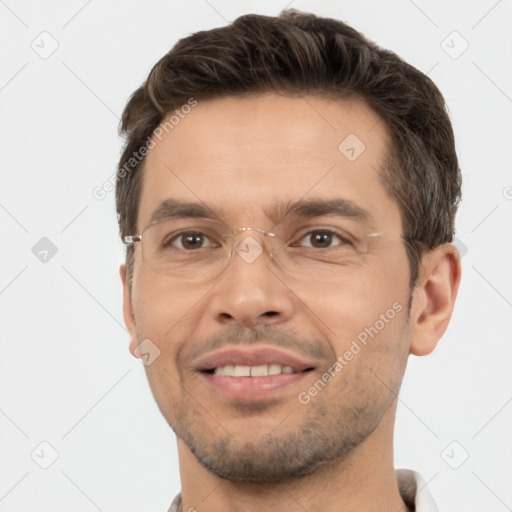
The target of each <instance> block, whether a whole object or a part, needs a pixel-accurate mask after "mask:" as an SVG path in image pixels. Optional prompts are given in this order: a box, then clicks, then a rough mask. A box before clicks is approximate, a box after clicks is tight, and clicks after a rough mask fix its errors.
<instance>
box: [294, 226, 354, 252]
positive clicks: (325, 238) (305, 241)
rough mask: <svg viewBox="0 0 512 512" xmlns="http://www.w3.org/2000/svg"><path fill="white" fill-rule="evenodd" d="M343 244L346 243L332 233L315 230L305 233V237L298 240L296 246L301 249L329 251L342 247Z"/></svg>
mask: <svg viewBox="0 0 512 512" xmlns="http://www.w3.org/2000/svg"><path fill="white" fill-rule="evenodd" d="M345 243H348V242H347V241H346V240H344V239H343V238H342V237H341V236H340V235H338V234H336V233H334V232H333V231H330V230H325V229H323V230H319V229H317V230H315V231H310V232H309V233H306V235H304V236H303V237H302V238H301V239H300V241H299V242H298V245H301V246H302V247H312V248H313V249H329V248H330V247H333V246H338V245H343V244H345Z"/></svg>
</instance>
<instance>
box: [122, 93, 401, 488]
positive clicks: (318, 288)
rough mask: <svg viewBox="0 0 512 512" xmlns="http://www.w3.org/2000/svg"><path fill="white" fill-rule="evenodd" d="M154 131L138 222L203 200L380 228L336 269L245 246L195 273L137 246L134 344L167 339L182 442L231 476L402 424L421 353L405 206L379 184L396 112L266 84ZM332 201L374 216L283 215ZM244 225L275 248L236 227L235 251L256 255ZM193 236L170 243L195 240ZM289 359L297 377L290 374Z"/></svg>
mask: <svg viewBox="0 0 512 512" xmlns="http://www.w3.org/2000/svg"><path fill="white" fill-rule="evenodd" d="M351 134H352V135H351ZM354 136H355V137H357V139H356V138H355V137H354ZM347 137H349V138H348V139H347ZM345 139H346V141H345ZM358 139H359V141H358ZM343 141H345V142H343ZM155 142H156V146H155V147H154V148H153V149H152V150H151V151H150V153H149V155H148V156H147V160H146V163H145V170H144V178H143V188H142V195H141V201H140V210H139V216H138V230H139V232H141V231H142V230H143V229H144V227H146V225H147V224H148V223H149V220H150V217H151V215H152V213H153V212H154V211H155V210H156V209H157V208H158V207H159V205H160V204H161V203H162V202H163V201H165V200H169V199H173V200H175V201H181V202H186V203H197V204H198V205H202V206H203V207H204V206H206V207H207V209H208V211H209V212H210V213H211V212H214V213H216V214H217V215H218V218H219V219H220V220H221V221H222V222H223V223H225V225H227V226H228V227H229V228H231V229H233V230H236V229H238V228H242V227H253V228H260V229H262V230H266V231H270V232H289V233H299V232H300V233H302V234H304V233H311V231H312V230H313V231H314V229H316V228H324V229H325V228H326V227H330V228H334V229H336V228H338V227H341V228H344V227H345V226H355V228H354V229H357V230H358V231H357V232H358V233H366V234H373V233H380V234H381V235H380V236H372V237H368V238H365V240H366V242H367V244H368V245H367V251H366V252H365V253H363V254H359V255H358V256H357V257H353V258H352V257H351V258H348V259H346V260H343V261H344V263H343V264H338V265H336V264H332V263H331V262H328V261H323V262H322V257H320V260H319V261H318V260H315V259H314V258H313V260H312V262H313V263H311V261H309V260H307V258H302V259H301V258H297V259H294V258H295V257H294V256H293V254H295V253H293V252H291V253H290V254H291V256H287V257H284V258H281V259H279V258H274V257H271V256H270V255H269V254H268V253H267V252H266V251H264V252H263V253H261V254H259V255H258V256H257V257H256V258H255V259H254V260H253V261H250V259H248V258H244V257H243V256H244V251H243V250H242V251H240V252H237V251H235V252H234V254H233V256H232V257H231V259H230V260H229V261H228V262H227V263H226V268H225V270H224V271H223V272H221V273H220V274H215V275H214V276H213V277H211V276H210V275H209V274H208V270H205V271H204V272H203V271H202V270H201V268H202V267H200V266H198V267H194V268H195V271H194V272H195V273H194V272H192V273H190V272H188V271H184V272H182V273H181V274H180V272H175V273H174V274H172V275H170V274H168V273H162V272H160V273H158V272H155V269H154V267H153V268H152V267H151V266H150V265H148V264H147V261H146V260H145V259H144V257H143V254H142V251H141V247H140V244H138V246H137V247H136V249H135V269H134V279H133V285H132V290H131V297H130V298H129V300H128V302H129V303H130V305H131V308H132V311H133V318H134V326H133V327H132V331H133V332H132V337H133V339H132V343H131V349H132V351H133V350H134V349H135V347H136V345H137V344H138V343H141V342H142V341H143V340H145V339H150V340H151V342H152V343H154V344H155V345H156V346H157V347H158V349H159V350H160V356H159V357H158V358H157V359H156V360H155V361H154V362H153V363H152V364H151V365H149V366H147V367H146V371H147V376H148V379H149V383H150V386H151V389H152V392H153V394H154V397H155V399H156V401H157V403H158V405H159V407H160V410H161V412H162V414H163V415H164V417H165V418H166V420H167V421H168V423H169V425H170V426H171V427H172V428H173V430H174V431H175V432H176V434H177V435H178V437H179V439H180V440H181V441H180V442H183V443H184V445H185V446H186V447H187V448H186V449H188V450H190V452H192V453H193V454H194V455H195V457H196V458H197V459H198V460H199V462H200V463H201V464H202V465H203V466H204V467H206V468H207V469H209V470H210V471H212V472H213V473H215V474H217V475H219V476H223V477H226V478H228V479H232V480H246V481H276V480H278V479H279V478H287V477H288V478H290V477H295V476H301V475H305V474H308V473H311V472H312V471H315V470H317V469H319V468H320V467H321V466H322V465H325V464H327V463H328V462H329V461H332V460H333V459H335V458H340V457H342V456H346V455H347V454H349V453H351V451H352V449H353V448H355V447H357V446H358V445H360V443H361V442H362V441H364V440H365V439H367V438H369V436H370V438H371V435H372V433H373V432H374V431H375V430H376V428H377V427H378V426H379V425H381V427H380V428H381V429H382V428H386V429H387V430H386V431H387V432H388V434H389V435H391V434H390V432H391V428H392V417H393V416H394V414H393V413H394V411H393V408H394V407H393V405H394V404H395V395H396V393H397V392H398V389H399V386H400V382H401V379H402V375H403V371H404V369H405V365H406V360H407V355H408V353H409V326H408V322H407V309H408V308H407V305H408V303H409V294H410V291H409V286H408V285H409V272H410V271H409V263H408V259H407V256H406V250H405V247H404V245H403V243H402V241H401V239H400V235H401V234H402V228H401V217H400V212H399V209H398V206H397V204H396V203H395V201H394V200H392V199H391V198H390V197H389V196H388V194H387V193H386V191H385V189H384V187H383V185H382V183H381V182H380V180H379V170H380V169H381V168H382V165H383V164H384V157H385V154H386V148H387V144H388V136H387V131H386V128H385V126H384V123H383V122H381V121H380V119H379V118H378V116H377V115H376V114H374V113H373V112H371V111H370V110H369V109H368V108H366V107H365V106H364V105H363V104H362V103H360V102H358V101H355V100H354V101H337V102H334V101H328V100H324V99H319V98H313V97H305V98H285V97H281V96H277V95H271V94H268V95H261V96H257V97H252V98H224V99H217V100H211V101H204V102H201V101H200V102H199V104H198V105H197V106H196V107H195V108H194V109H193V110H192V111H191V112H190V113H189V114H188V115H187V116H186V117H185V118H184V119H182V120H180V123H179V124H178V125H177V126H175V127H174V128H173V129H172V130H171V131H169V133H168V134H165V133H164V136H163V138H162V140H161V141H158V139H155ZM361 142H362V143H363V144H364V146H365V147H363V146H362V145H361ZM340 144H341V146H340ZM331 200H340V201H341V202H343V201H344V202H345V203H344V204H350V205H351V206H352V207H356V208H357V209H358V210H360V211H362V210H364V211H366V213H367V215H366V217H365V218H363V216H355V217H354V216H353V215H350V216H347V212H345V213H343V212H340V211H338V212H337V213H330V214H329V213H328V211H327V210H326V213H324V214H322V213H319V214H318V215H311V212H310V213H309V215H305V214H304V211H305V210H293V209H292V210H293V213H292V214H291V215H286V216H283V215H284V214H285V213H286V212H287V211H292V210H287V208H289V207H290V205H293V204H295V203H296V202H298V201H302V202H308V201H313V202H315V203H316V204H317V205H318V204H322V203H325V202H327V201H331ZM331 204H332V203H331ZM279 208H280V209H279ZM185 220H186V221H187V222H189V221H190V219H185ZM304 227H305V228H307V229H303V228H304ZM134 234H136V233H134ZM248 236H251V237H252V240H253V241H256V243H257V244H260V245H261V247H266V246H265V243H266V242H265V239H266V238H268V237H269V235H264V234H262V233H260V232H258V231H255V230H252V231H251V230H250V231H239V232H238V233H237V234H236V236H235V238H234V240H235V241H234V242H233V247H239V248H240V247H241V248H242V249H243V248H244V247H245V249H246V250H249V249H248V248H250V247H253V248H252V249H251V250H253V249H254V247H255V246H254V243H255V242H251V243H253V246H247V245H245V246H244V245H243V244H244V240H246V238H247V237H248ZM315 236H316V237H317V238H315ZM270 238H272V237H271V236H270ZM292 238H293V237H292ZM190 240H191V239H190V238H189V239H188V240H187V241H188V242H190ZM182 241H183V239H181V240H179V241H178V244H179V245H177V246H176V247H174V250H181V251H185V250H190V251H193V250H194V249H195V246H194V245H192V246H187V248H183V247H184V246H183V245H180V244H181V243H182ZM192 241H193V243H197V242H198V239H197V238H193V239H192ZM204 241H205V239H200V240H199V243H200V244H202V243H203V242H204ZM291 241H292V242H297V240H296V239H292V240H291ZM206 242H207V243H208V241H207V240H206ZM285 242H286V240H285ZM339 242H340V240H339V239H338V238H336V237H334V238H333V239H330V238H329V237H327V240H326V238H325V232H321V233H318V231H317V232H316V235H315V234H314V236H313V238H311V236H309V235H308V236H306V235H304V236H303V238H302V239H301V240H300V244H304V245H307V246H308V247H309V249H308V250H311V251H317V252H319V253H320V252H321V251H325V250H327V251H329V250H333V246H335V247H334V250H338V249H339V247H336V246H337V244H338V243H339ZM221 243H224V241H222V240H221ZM226 243H227V242H226ZM237 244H242V245H240V246H237ZM300 244H299V245H300ZM311 244H313V245H314V247H311ZM285 245H286V244H285ZM256 247H259V246H258V245H256ZM288 249H289V248H286V247H285V249H284V250H285V251H287V250H288ZM296 249H297V246H296V245H295V246H294V248H293V249H290V250H296ZM299 250H301V249H299ZM283 254H285V253H283ZM286 254H288V253H287V252H286ZM144 255H146V253H144ZM287 258H288V259H287ZM283 262H284V264H282V263H283ZM286 262H288V263H286ZM310 263H311V265H310ZM202 264H204V265H205V268H206V269H207V268H208V262H207V261H206V262H204V263H202ZM301 265H304V267H301ZM301 268H304V271H303V272H300V271H297V269H301ZM292 270H293V271H292ZM125 300H126V295H125ZM365 329H366V330H365ZM350 354H352V355H350ZM210 356H213V358H212V357H210ZM336 361H338V364H336ZM287 363H289V364H287ZM279 364H280V365H281V366H276V365H279ZM269 365H270V366H269ZM226 366H228V367H229V366H235V367H243V368H242V369H240V368H239V369H238V370H236V368H235V369H231V370H233V371H235V372H238V373H240V374H242V375H245V373H246V372H247V371H248V370H247V367H248V366H251V367H255V366H258V367H263V369H261V368H260V369H259V370H255V371H254V373H255V375H256V374H257V373H258V372H259V371H261V372H262V373H263V374H265V373H266V372H268V370H269V368H270V370H271V371H272V372H277V374H275V375H268V376H250V377H249V376H232V375H221V373H224V372H228V373H229V372H230V371H231V370H230V369H229V368H228V369H227V370H226V368H225V367H226ZM265 366H266V367H267V369H265V368H264V367H265ZM283 366H291V367H292V368H293V370H294V373H292V374H289V373H282V372H283V369H282V367H283ZM215 368H221V369H220V370H215ZM249 371H250V370H249ZM287 371H289V370H287V369H285V370H284V372H287ZM219 373H220V374H219ZM326 375H327V377H326ZM329 376H330V378H329ZM319 381H321V382H320V384H319V383H318V382H319ZM315 383H316V384H315Z"/></svg>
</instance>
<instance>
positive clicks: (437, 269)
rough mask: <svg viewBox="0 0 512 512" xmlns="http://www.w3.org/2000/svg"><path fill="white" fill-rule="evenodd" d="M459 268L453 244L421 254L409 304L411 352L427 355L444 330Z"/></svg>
mask: <svg viewBox="0 0 512 512" xmlns="http://www.w3.org/2000/svg"><path fill="white" fill-rule="evenodd" d="M461 270H462V269H461V264H460V254H459V251H458V250H457V248H456V247H455V245H453V244H449V243H447V244H443V245H441V246H439V247H436V248H435V249H433V250H431V251H429V252H428V253H426V254H425V255H424V256H423V258H422V264H421V269H420V277H419V280H418V284H417V285H416V287H415V289H414V292H413V301H412V305H411V324H410V325H411V345H410V352H411V354H414V355H417V356H424V355H426V354H430V353H431V352H432V351H433V350H434V349H435V348H436V345H437V342H438V341H439V340H440V339H441V336H442V335H443V334H444V333H445V331H446V329H447V327H448V324H449V322H450V318H451V316H452V312H453V307H454V305H455V299H456V298H457V291H458V289H459V284H460V277H461Z"/></svg>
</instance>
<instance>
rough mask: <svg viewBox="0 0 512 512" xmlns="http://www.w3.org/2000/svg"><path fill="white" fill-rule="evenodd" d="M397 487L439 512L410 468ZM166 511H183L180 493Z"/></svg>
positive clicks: (418, 506) (423, 510)
mask: <svg viewBox="0 0 512 512" xmlns="http://www.w3.org/2000/svg"><path fill="white" fill-rule="evenodd" d="M396 478H397V481H398V489H399V491H400V496H401V497H402V499H403V500H404V503H405V504H406V505H407V506H408V507H409V508H410V509H411V510H415V511H416V512H439V509H438V508H437V505H436V504H435V502H434V500H433V499H432V496H431V495H430V493H429V491H428V488H427V484H426V483H425V480H423V478H422V477H421V475H420V474H419V473H417V472H416V471H412V470H411V469H397V470H396ZM167 512H183V511H182V510H181V493H180V494H178V495H177V496H176V498H174V500H173V502H172V503H171V507H170V508H169V510H168V511H167Z"/></svg>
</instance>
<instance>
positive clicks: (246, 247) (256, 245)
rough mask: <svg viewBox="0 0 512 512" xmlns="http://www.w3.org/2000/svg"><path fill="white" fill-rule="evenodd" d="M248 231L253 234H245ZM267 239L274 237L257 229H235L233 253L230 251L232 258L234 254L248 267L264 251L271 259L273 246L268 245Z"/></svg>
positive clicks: (272, 234) (274, 236)
mask: <svg viewBox="0 0 512 512" xmlns="http://www.w3.org/2000/svg"><path fill="white" fill-rule="evenodd" d="M249 231H253V232H254V233H252V234H249V233H246V232H249ZM241 233H244V235H245V236H242V235H241ZM257 233H258V235H257ZM253 235H254V236H253ZM267 237H268V238H276V235H275V234H274V233H270V232H269V231H265V230H263V229H259V228H240V229H237V230H236V231H235V233H234V238H233V246H234V252H233V249H232V255H233V256H234V255H235V253H236V255H237V256H238V257H240V258H242V260H243V261H244V262H245V263H247V264H249V265H250V264H251V263H254V262H255V261H256V260H257V259H258V258H259V257H260V256H261V254H262V253H263V252H264V251H265V250H266V252H267V253H268V256H269V257H270V258H271V259H273V244H271V243H268V241H269V240H268V239H267ZM240 238H241V239H240Z"/></svg>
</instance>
